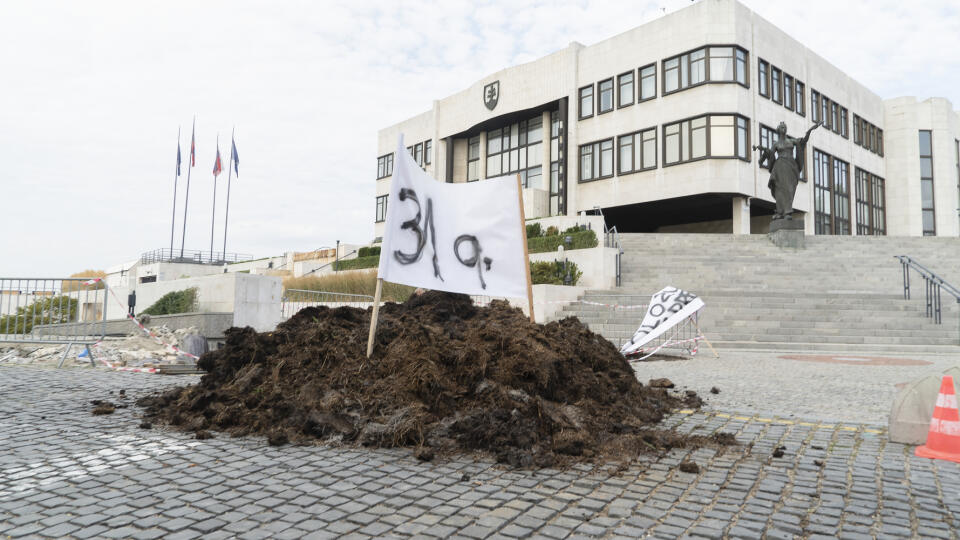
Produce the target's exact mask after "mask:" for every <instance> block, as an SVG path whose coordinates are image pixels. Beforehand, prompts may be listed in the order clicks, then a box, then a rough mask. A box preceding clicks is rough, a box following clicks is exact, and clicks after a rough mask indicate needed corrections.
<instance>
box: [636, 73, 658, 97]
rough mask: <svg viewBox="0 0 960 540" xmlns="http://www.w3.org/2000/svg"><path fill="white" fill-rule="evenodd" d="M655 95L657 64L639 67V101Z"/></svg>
mask: <svg viewBox="0 0 960 540" xmlns="http://www.w3.org/2000/svg"><path fill="white" fill-rule="evenodd" d="M655 97H657V65H656V64H650V65H649V66H647V67H642V68H640V101H645V100H648V99H653V98H655Z"/></svg>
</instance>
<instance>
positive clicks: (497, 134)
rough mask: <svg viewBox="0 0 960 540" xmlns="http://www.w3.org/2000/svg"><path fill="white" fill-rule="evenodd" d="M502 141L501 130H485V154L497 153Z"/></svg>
mask: <svg viewBox="0 0 960 540" xmlns="http://www.w3.org/2000/svg"><path fill="white" fill-rule="evenodd" d="M502 142H503V130H501V129H494V130H492V131H488V132H487V155H488V156H489V155H490V154H499V153H500V150H501V149H502V148H501V144H502Z"/></svg>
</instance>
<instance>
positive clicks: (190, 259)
mask: <svg viewBox="0 0 960 540" xmlns="http://www.w3.org/2000/svg"><path fill="white" fill-rule="evenodd" d="M252 260H253V255H246V254H244V253H223V252H217V251H196V250H189V249H188V250H185V251H181V250H179V249H174V250H170V249H155V250H153V251H148V252H146V253H144V254H142V255H140V264H150V263H183V264H225V263H238V262H246V261H252Z"/></svg>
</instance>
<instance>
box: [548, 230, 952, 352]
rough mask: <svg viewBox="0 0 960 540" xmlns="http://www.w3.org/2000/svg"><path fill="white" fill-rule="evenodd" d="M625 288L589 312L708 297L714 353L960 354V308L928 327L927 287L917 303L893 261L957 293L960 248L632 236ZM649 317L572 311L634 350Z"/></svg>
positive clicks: (597, 296)
mask: <svg viewBox="0 0 960 540" xmlns="http://www.w3.org/2000/svg"><path fill="white" fill-rule="evenodd" d="M621 242H622V244H623V249H624V254H623V258H622V265H621V268H622V285H621V286H620V287H619V288H617V289H614V290H602V291H601V290H591V291H587V293H586V294H585V295H584V297H583V299H584V300H587V301H591V302H598V303H605V304H617V305H637V304H647V303H648V302H649V300H650V295H651V294H652V293H654V292H656V291H658V290H660V289H661V288H663V287H665V286H667V285H672V286H675V287H680V288H682V289H686V290H689V291H691V292H693V293H695V294H697V295H699V296H700V297H701V298H702V299H703V300H704V302H705V303H706V307H705V308H704V309H703V311H702V312H701V317H700V326H701V328H702V329H703V331H704V333H705V335H706V336H707V338H708V339H709V340H710V341H711V343H712V344H713V345H714V346H715V347H728V348H734V347H735V348H745V349H772V350H791V351H838V352H849V353H871V354H877V353H885V352H901V353H918V354H919V353H950V352H952V353H957V352H960V345H958V344H960V328H958V326H960V318H958V306H957V303H956V301H955V300H954V298H953V297H952V296H950V295H943V296H942V302H943V323H942V324H939V325H938V324H935V323H934V322H933V320H932V319H930V318H927V317H925V316H924V313H925V311H926V304H925V301H924V298H925V296H924V286H923V280H922V279H920V278H919V276H918V275H917V274H916V273H915V272H914V273H912V276H911V278H912V279H911V286H912V288H913V290H912V299H911V300H904V299H903V277H902V271H901V267H900V263H899V261H897V260H896V259H895V258H894V255H910V256H911V257H913V258H914V259H915V260H917V261H919V262H920V263H921V264H923V265H925V266H927V267H928V268H930V269H931V270H933V271H934V272H937V273H938V274H939V275H941V276H943V277H944V279H946V280H947V281H949V282H951V283H953V284H954V285H960V239H957V238H929V237H928V238H907V237H884V236H880V237H849V236H846V237H842V236H808V237H807V238H806V244H807V247H806V249H803V250H791V249H779V248H777V247H776V246H774V245H773V244H772V243H771V242H770V241H769V240H768V239H767V237H766V235H750V236H733V235H720V234H623V235H621ZM643 313H644V311H643V310H622V309H621V310H617V309H613V308H609V307H603V306H594V305H587V304H573V305H569V306H566V307H565V308H564V310H563V313H561V314H559V316H561V317H563V316H569V315H573V316H576V317H578V318H580V320H581V321H583V322H585V323H587V324H588V325H589V326H590V328H591V329H593V330H594V331H597V332H599V333H601V334H602V335H603V336H604V337H606V338H607V339H609V340H610V341H612V342H613V343H614V344H618V345H619V344H620V343H622V342H624V341H626V340H628V339H629V338H630V337H631V336H632V335H633V333H634V331H635V330H636V329H637V326H639V324H640V320H641V319H642V318H643Z"/></svg>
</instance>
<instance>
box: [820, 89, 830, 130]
mask: <svg viewBox="0 0 960 540" xmlns="http://www.w3.org/2000/svg"><path fill="white" fill-rule="evenodd" d="M820 121H821V122H823V127H825V128H827V129H833V124H831V123H830V100H829V99H828V98H827V96H825V95H823V94H820Z"/></svg>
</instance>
